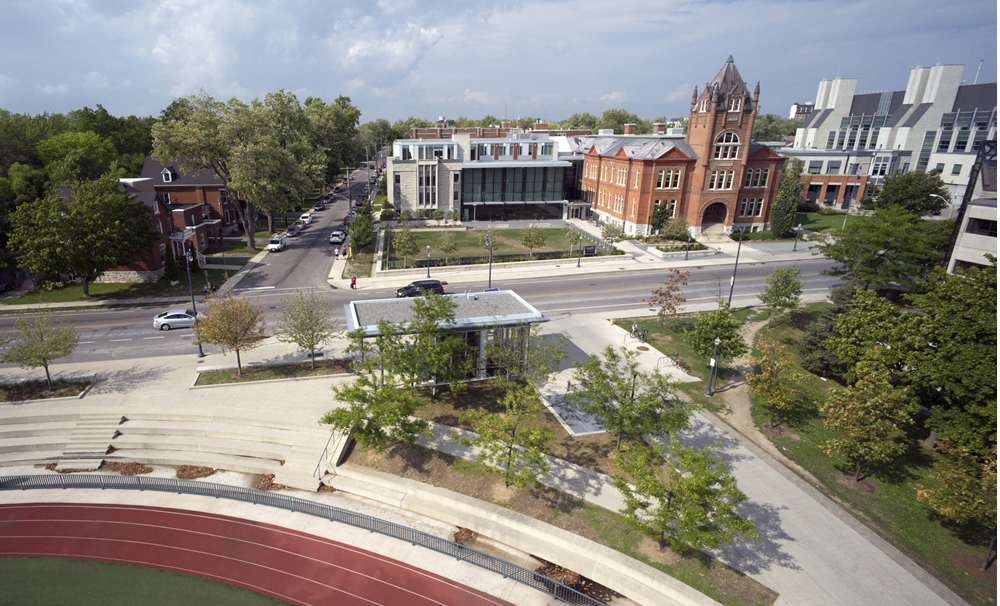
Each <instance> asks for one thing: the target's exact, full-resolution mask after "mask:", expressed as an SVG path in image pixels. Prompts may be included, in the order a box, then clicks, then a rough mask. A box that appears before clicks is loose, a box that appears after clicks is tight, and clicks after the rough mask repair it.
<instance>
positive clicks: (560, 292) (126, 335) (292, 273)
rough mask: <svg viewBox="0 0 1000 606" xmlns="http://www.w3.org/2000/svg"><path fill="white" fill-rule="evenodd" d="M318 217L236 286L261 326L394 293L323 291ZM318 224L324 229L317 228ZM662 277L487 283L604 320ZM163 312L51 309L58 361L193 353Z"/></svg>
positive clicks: (724, 271) (746, 291)
mask: <svg viewBox="0 0 1000 606" xmlns="http://www.w3.org/2000/svg"><path fill="white" fill-rule="evenodd" d="M343 204H346V203H343ZM318 214H319V215H321V219H320V221H319V223H318V225H317V224H314V225H311V226H309V227H308V228H306V230H305V232H303V235H302V236H299V238H298V241H305V242H310V244H309V247H308V248H306V247H305V246H304V245H299V244H298V241H297V242H296V243H295V244H294V245H292V246H290V247H289V249H288V251H287V252H282V253H277V254H274V253H272V254H271V255H269V260H268V261H269V262H268V264H267V266H266V267H265V270H266V271H262V272H260V274H259V276H260V279H259V282H258V283H256V285H255V286H253V287H252V288H254V289H255V290H243V291H242V292H243V294H244V296H253V297H256V298H257V299H258V301H259V302H260V304H261V305H263V306H264V308H265V317H266V320H267V324H268V327H269V328H270V329H271V330H273V329H274V326H275V325H276V322H277V317H278V315H279V314H280V311H281V310H280V308H281V300H282V298H283V297H286V296H289V295H290V294H292V293H293V292H294V291H295V289H296V288H301V287H303V286H319V287H320V290H319V292H320V293H321V294H323V295H324V296H325V297H327V298H328V299H329V301H330V303H331V304H332V305H333V306H334V313H335V314H336V315H338V316H339V315H341V314H342V313H343V312H342V309H343V305H345V304H346V303H349V302H350V301H351V300H354V299H382V298H392V297H394V296H395V285H394V286H393V287H390V288H373V289H362V290H359V291H356V292H352V291H350V290H332V289H327V287H326V282H325V280H326V275H327V272H328V271H329V263H330V259H331V256H332V250H331V249H332V247H331V245H330V244H329V243H328V242H327V238H328V236H329V233H328V232H329V231H331V230H332V225H333V220H334V219H336V217H337V215H338V213H337V211H336V210H335V209H331V208H327V210H325V211H322V212H320V213H318ZM340 214H341V215H342V213H340ZM324 219H325V222H324ZM319 226H324V227H322V229H318V227H319ZM310 230H312V231H310ZM310 238H312V240H310ZM293 240H295V239H293ZM297 249H298V250H297ZM313 249H319V250H313ZM327 251H329V252H327ZM271 259H273V260H271ZM797 264H798V266H799V268H800V269H801V270H802V278H801V279H802V282H803V288H804V290H805V292H807V293H810V292H828V291H829V289H830V288H831V287H833V286H834V285H836V284H837V283H838V280H837V279H836V278H832V277H830V276H824V275H820V273H819V272H820V271H821V270H823V269H825V268H828V267H831V266H832V265H833V262H831V261H829V260H827V259H816V260H808V261H800V262H798V263H797ZM780 265H789V264H769V265H741V266H740V269H739V273H738V275H737V279H736V283H735V286H734V288H733V305H734V306H740V305H742V304H744V302H746V301H748V299H749V297H753V296H755V295H756V294H758V293H759V292H760V291H761V290H762V289H763V285H764V276H766V275H767V274H768V273H770V272H771V270H772V269H773V268H774V267H775V266H780ZM314 266H315V267H314ZM731 275H732V266H722V267H711V268H705V269H692V270H691V277H690V278H689V279H688V286H687V288H685V289H684V293H683V294H684V296H685V297H686V298H687V300H688V303H687V304H688V305H696V304H698V303H711V302H712V301H714V300H716V299H718V298H719V297H720V296H721V297H728V296H729V279H730V276H731ZM662 280H663V270H662V269H660V270H650V271H637V272H627V273H621V272H613V271H612V272H609V273H607V274H588V275H586V276H581V277H572V276H564V277H552V278H530V279H523V280H501V279H496V280H494V281H493V286H494V287H498V288H501V289H511V290H514V291H516V292H517V293H518V294H519V295H521V296H522V297H524V298H525V300H527V301H528V302H529V303H531V304H532V305H534V306H535V307H536V308H538V309H539V310H540V311H542V312H543V313H546V314H555V313H592V312H600V311H604V312H607V313H608V315H609V317H613V316H614V314H615V312H616V311H617V310H623V309H633V310H634V309H635V308H636V307H644V306H645V305H646V304H645V303H644V301H643V299H645V298H648V297H649V296H650V292H651V291H652V290H653V289H654V288H657V287H659V286H660V285H661V284H662ZM268 281H270V283H268ZM245 283H246V280H244V281H242V282H241V283H240V286H241V287H244V286H245V285H246V284H245ZM399 286H402V284H400V285H399ZM485 287H486V282H485V281H483V283H481V284H478V283H463V284H461V285H455V286H454V287H451V286H446V287H445V292H463V291H466V290H470V291H475V290H482V289H483V288H485ZM171 307H181V306H180V305H178V306H171ZM165 309H166V308H152V307H146V308H122V309H113V308H112V309H102V310H94V311H68V312H56V313H55V314H54V315H56V316H62V317H66V318H68V319H69V320H70V321H71V322H72V323H73V324H74V325H75V326H76V328H77V331H78V332H79V334H80V345H79V347H77V349H76V350H75V351H74V352H73V353H72V354H71V355H70V356H67V357H66V358H62V361H65V362H86V361H90V362H96V361H102V360H115V359H129V358H148V357H156V356H161V355H175V354H183V353H185V352H190V353H195V346H194V345H193V344H192V341H193V333H192V330H191V329H190V328H182V329H175V330H171V331H168V332H162V331H156V330H154V329H153V327H152V322H153V316H154V315H156V314H157V313H159V312H161V311H164V310H165ZM13 322H14V316H10V315H7V316H0V330H8V329H10V328H12V326H13ZM205 351H206V353H212V352H213V348H212V347H211V346H205Z"/></svg>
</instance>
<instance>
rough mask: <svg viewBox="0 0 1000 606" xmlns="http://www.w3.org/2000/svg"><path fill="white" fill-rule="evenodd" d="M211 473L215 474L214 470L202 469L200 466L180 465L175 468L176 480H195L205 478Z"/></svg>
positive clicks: (209, 468)
mask: <svg viewBox="0 0 1000 606" xmlns="http://www.w3.org/2000/svg"><path fill="white" fill-rule="evenodd" d="M213 473H215V469H213V468H211V467H202V466H200V465H181V466H180V467H178V468H177V478H178V479H181V480H197V479H198V478H207V477H208V476H210V475H212V474H213Z"/></svg>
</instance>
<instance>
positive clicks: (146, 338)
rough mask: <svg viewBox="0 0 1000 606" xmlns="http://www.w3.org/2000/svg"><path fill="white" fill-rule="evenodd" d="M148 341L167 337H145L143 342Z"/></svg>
mask: <svg viewBox="0 0 1000 606" xmlns="http://www.w3.org/2000/svg"><path fill="white" fill-rule="evenodd" d="M148 339H166V337H143V340H148Z"/></svg>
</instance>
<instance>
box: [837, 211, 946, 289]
mask: <svg viewBox="0 0 1000 606" xmlns="http://www.w3.org/2000/svg"><path fill="white" fill-rule="evenodd" d="M952 225H953V223H951V222H948V221H936V222H927V221H921V220H920V217H918V216H916V215H911V214H909V213H907V212H905V211H904V210H903V209H901V208H898V207H895V208H880V209H878V210H876V211H875V212H873V213H872V214H870V215H860V216H857V217H853V216H852V217H851V218H850V219H849V220H848V221H847V227H846V229H842V230H833V232H832V233H831V236H832V238H831V239H830V240H829V241H827V242H826V243H824V244H820V245H819V246H818V249H819V250H820V252H821V253H822V254H823V255H824V256H826V257H829V258H831V259H833V260H834V261H836V262H837V265H836V266H834V267H833V268H831V269H828V270H824V271H823V273H825V274H828V275H832V276H842V277H846V278H847V279H848V280H850V281H851V282H852V283H853V284H855V285H857V286H861V287H863V288H869V287H871V288H876V289H878V288H885V287H887V286H890V285H892V284H899V285H902V286H906V287H910V288H912V287H915V286H916V285H917V284H918V283H919V282H921V281H922V280H924V279H925V278H926V276H927V275H928V274H929V273H930V272H931V271H932V270H933V268H934V267H937V266H938V265H940V263H941V260H942V259H943V258H944V251H945V250H946V249H947V245H948V238H949V236H950V234H951V226H952Z"/></svg>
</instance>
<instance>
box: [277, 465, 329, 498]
mask: <svg viewBox="0 0 1000 606" xmlns="http://www.w3.org/2000/svg"><path fill="white" fill-rule="evenodd" d="M274 481H275V482H276V483H278V484H284V485H285V486H288V487H289V488H297V489H299V490H308V491H309V492H316V491H317V490H319V485H320V481H319V478H317V477H313V476H312V475H311V474H308V473H302V472H299V471H295V470H291V469H285V468H284V467H283V468H281V470H279V471H278V472H276V473H275V474H274Z"/></svg>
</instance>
